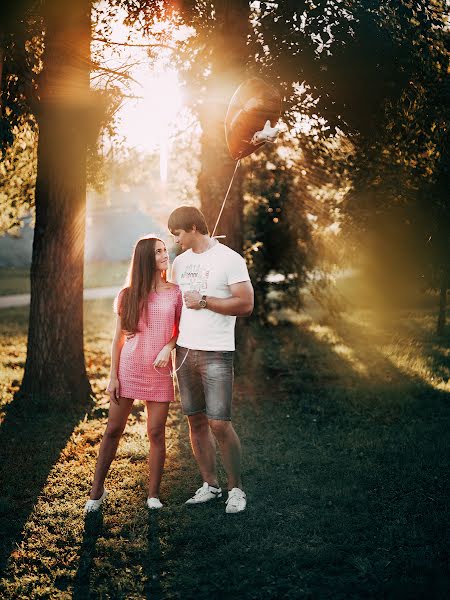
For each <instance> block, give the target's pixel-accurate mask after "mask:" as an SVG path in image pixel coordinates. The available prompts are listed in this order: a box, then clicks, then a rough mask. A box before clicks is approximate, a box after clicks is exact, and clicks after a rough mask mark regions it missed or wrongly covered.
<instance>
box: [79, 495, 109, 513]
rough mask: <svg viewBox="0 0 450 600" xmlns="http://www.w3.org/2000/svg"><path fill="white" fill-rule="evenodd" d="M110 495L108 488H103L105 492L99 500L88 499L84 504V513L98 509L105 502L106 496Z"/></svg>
mask: <svg viewBox="0 0 450 600" xmlns="http://www.w3.org/2000/svg"><path fill="white" fill-rule="evenodd" d="M107 495H108V492H107V490H106V489H105V490H103V494H102V495H101V496H100V498H98V499H97V500H88V501H87V502H86V504H85V505H84V513H85V514H87V513H89V512H95V511H97V510H98V509H99V508H100V506H101V505H102V504H103V502H104V501H105V500H106V496H107Z"/></svg>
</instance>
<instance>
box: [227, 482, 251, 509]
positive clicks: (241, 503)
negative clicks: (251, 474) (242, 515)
mask: <svg viewBox="0 0 450 600" xmlns="http://www.w3.org/2000/svg"><path fill="white" fill-rule="evenodd" d="M225 504H226V505H227V507H226V509H225V512H227V513H238V512H242V511H243V510H245V507H246V506H247V496H246V495H245V494H244V492H243V491H242V490H241V489H240V488H233V489H232V490H230V491H229V492H228V500H227V501H226V502H225Z"/></svg>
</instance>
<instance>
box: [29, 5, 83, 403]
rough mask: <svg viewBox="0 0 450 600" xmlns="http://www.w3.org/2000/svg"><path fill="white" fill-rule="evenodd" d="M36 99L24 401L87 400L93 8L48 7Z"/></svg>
mask: <svg viewBox="0 0 450 600" xmlns="http://www.w3.org/2000/svg"><path fill="white" fill-rule="evenodd" d="M43 11H44V22H45V25H46V35H45V50H44V55H43V64H44V68H43V71H42V75H41V80H40V86H39V95H40V107H39V113H38V115H37V120H38V124H39V142H38V172H37V181H36V195H35V198H36V200H35V203H36V225H35V231H34V240H33V255H32V265H31V305H30V321H29V330H28V348H27V359H26V364H25V374H24V379H23V382H22V388H21V394H27V395H32V396H37V397H41V398H57V399H58V400H60V401H63V399H64V398H65V399H69V400H70V399H86V398H87V397H88V395H89V393H90V385H89V381H88V378H87V374H86V369H85V363H84V349H83V264H84V237H85V210H86V152H87V137H88V133H89V131H88V125H87V123H89V122H90V118H89V117H90V112H91V110H92V109H91V101H90V90H89V71H90V32H91V29H90V27H91V20H90V11H91V1H90V0H72V1H71V2H60V0H47V1H46V2H45V3H44V5H43Z"/></svg>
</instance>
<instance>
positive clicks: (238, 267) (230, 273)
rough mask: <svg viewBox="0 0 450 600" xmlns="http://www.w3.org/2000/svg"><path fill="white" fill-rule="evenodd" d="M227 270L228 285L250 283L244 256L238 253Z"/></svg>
mask: <svg viewBox="0 0 450 600" xmlns="http://www.w3.org/2000/svg"><path fill="white" fill-rule="evenodd" d="M227 266H228V269H227V279H228V280H227V283H228V285H233V283H240V282H241V281H250V276H249V274H248V269H247V265H246V263H245V260H244V259H243V258H242V256H239V254H237V253H236V255H234V256H233V258H232V260H230V261H229V265H227Z"/></svg>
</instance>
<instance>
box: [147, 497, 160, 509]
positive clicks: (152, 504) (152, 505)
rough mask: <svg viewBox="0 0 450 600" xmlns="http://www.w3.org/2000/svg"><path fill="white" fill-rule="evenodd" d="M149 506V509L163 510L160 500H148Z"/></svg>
mask: <svg viewBox="0 0 450 600" xmlns="http://www.w3.org/2000/svg"><path fill="white" fill-rule="evenodd" d="M147 506H148V508H151V509H154V508H162V507H163V504H162V502H161V500H160V499H159V498H147Z"/></svg>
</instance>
